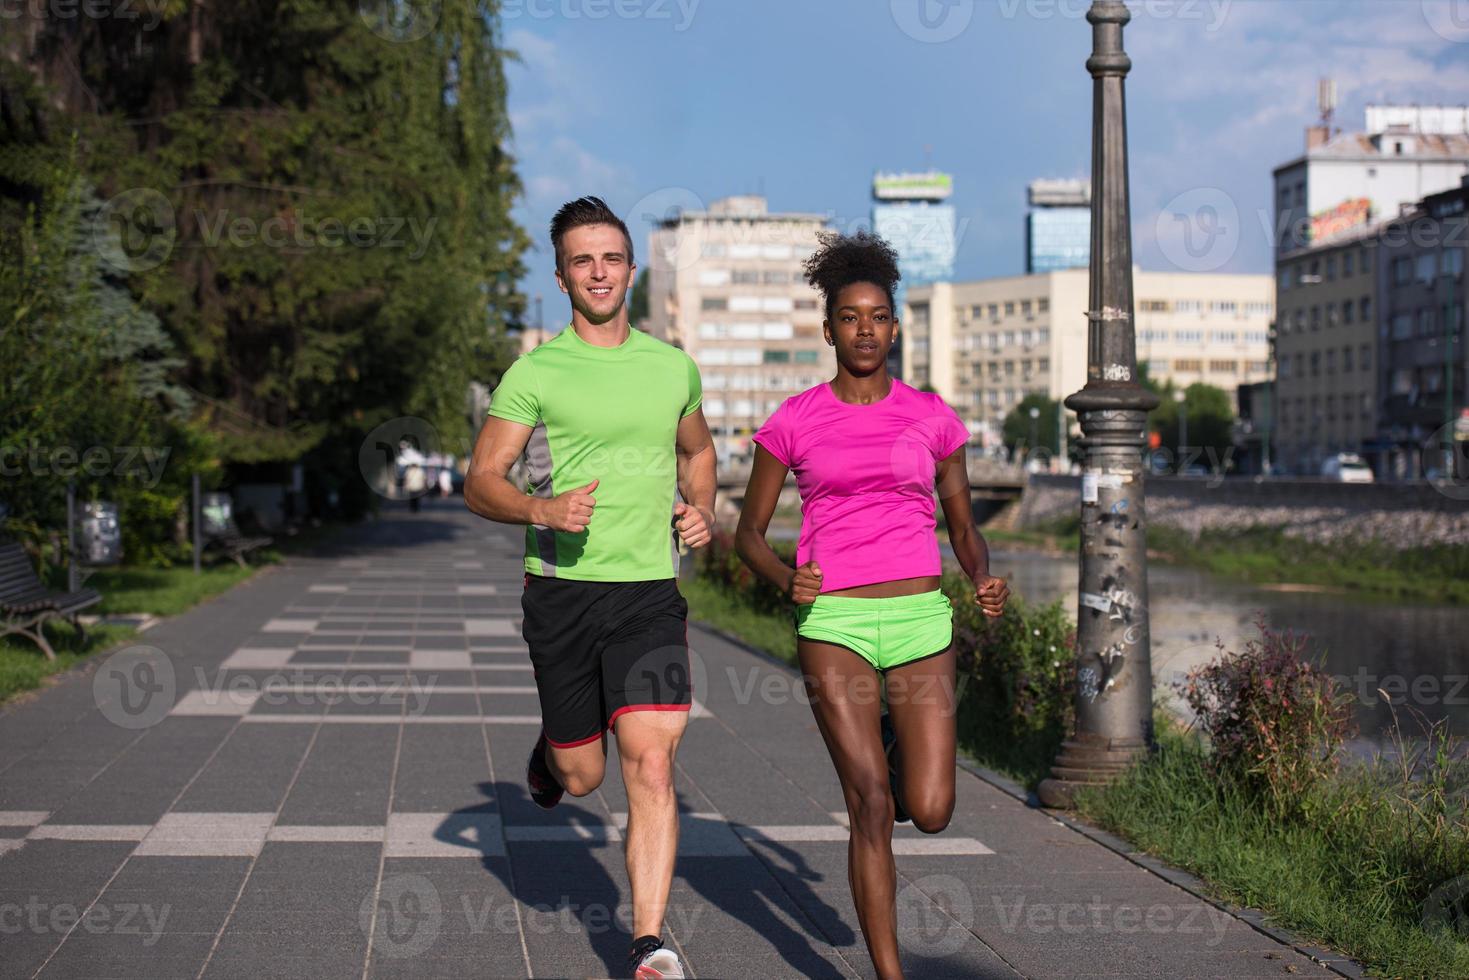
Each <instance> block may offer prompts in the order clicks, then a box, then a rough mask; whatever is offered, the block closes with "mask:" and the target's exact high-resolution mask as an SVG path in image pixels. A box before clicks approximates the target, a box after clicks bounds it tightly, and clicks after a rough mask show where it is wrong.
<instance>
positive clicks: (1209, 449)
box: [1148, 379, 1234, 469]
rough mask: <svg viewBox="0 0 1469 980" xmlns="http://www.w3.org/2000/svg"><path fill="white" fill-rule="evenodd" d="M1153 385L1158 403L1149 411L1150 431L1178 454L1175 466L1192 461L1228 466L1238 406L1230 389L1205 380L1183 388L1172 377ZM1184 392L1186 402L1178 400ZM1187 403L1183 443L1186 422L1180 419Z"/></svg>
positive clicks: (1165, 446)
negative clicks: (1185, 442) (1183, 441)
mask: <svg viewBox="0 0 1469 980" xmlns="http://www.w3.org/2000/svg"><path fill="white" fill-rule="evenodd" d="M1150 387H1152V389H1153V391H1154V392H1155V393H1156V394H1157V395H1158V407H1157V408H1155V409H1154V410H1153V411H1152V412H1150V413H1149V414H1148V431H1150V432H1156V433H1158V436H1159V439H1160V448H1162V449H1166V450H1168V451H1169V452H1170V453H1172V454H1173V455H1174V459H1175V466H1177V465H1180V464H1183V463H1185V462H1192V463H1196V464H1198V465H1201V466H1206V467H1208V468H1210V469H1214V468H1216V467H1226V468H1227V465H1228V461H1229V459H1230V452H1231V450H1232V448H1233V446H1234V407H1233V406H1232V405H1231V404H1230V400H1229V393H1228V392H1226V391H1225V390H1224V389H1222V388H1217V387H1215V386H1214V385H1208V384H1204V383H1203V382H1201V381H1196V382H1194V383H1193V384H1191V385H1189V386H1188V387H1187V388H1179V387H1178V386H1177V385H1176V384H1174V382H1173V381H1172V380H1171V379H1170V380H1166V381H1164V382H1162V383H1161V384H1160V383H1156V382H1154V383H1151V384H1150ZM1180 392H1182V394H1183V396H1184V400H1183V402H1182V403H1180V402H1179V400H1178V394H1179V393H1180ZM1185 405H1186V406H1187V415H1188V445H1187V446H1186V447H1180V437H1181V436H1182V435H1183V431H1182V430H1183V426H1181V425H1180V424H1179V419H1180V416H1181V415H1182V414H1183V413H1182V412H1181V409H1182V408H1183V407H1184V406H1185ZM1181 448H1182V451H1180V450H1181ZM1185 457H1187V459H1185Z"/></svg>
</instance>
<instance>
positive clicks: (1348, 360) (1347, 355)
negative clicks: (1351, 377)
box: [1341, 347, 1352, 374]
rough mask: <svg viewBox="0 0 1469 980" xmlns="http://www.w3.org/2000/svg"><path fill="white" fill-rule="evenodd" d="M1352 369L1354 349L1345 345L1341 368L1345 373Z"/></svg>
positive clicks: (1342, 350)
mask: <svg viewBox="0 0 1469 980" xmlns="http://www.w3.org/2000/svg"><path fill="white" fill-rule="evenodd" d="M1351 369H1352V349H1351V348H1350V347H1343V348H1342V349H1341V370H1342V373H1343V374H1345V373H1347V372H1348V371H1350V370H1351Z"/></svg>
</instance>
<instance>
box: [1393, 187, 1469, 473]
mask: <svg viewBox="0 0 1469 980" xmlns="http://www.w3.org/2000/svg"><path fill="white" fill-rule="evenodd" d="M1466 208H1469V177H1466V178H1464V181H1463V183H1462V184H1461V185H1460V186H1459V187H1456V188H1454V189H1453V190H1450V191H1444V192H1442V193H1438V194H1431V195H1429V196H1428V197H1426V198H1425V199H1424V200H1423V201H1422V203H1421V204H1419V205H1418V207H1416V208H1414V209H1413V210H1412V211H1410V212H1407V213H1406V214H1404V215H1402V216H1400V217H1398V218H1396V219H1394V220H1393V221H1391V222H1389V223H1388V226H1387V227H1386V228H1385V229H1383V233H1382V235H1381V236H1380V238H1379V240H1380V242H1381V244H1380V246H1379V253H1380V255H1381V261H1380V262H1379V263H1378V269H1377V274H1378V292H1379V295H1380V296H1381V297H1382V301H1381V323H1382V324H1383V326H1384V328H1385V329H1384V330H1383V331H1382V333H1381V335H1380V338H1381V340H1380V343H1381V346H1380V348H1379V349H1380V353H1379V356H1378V359H1377V361H1378V366H1377V377H1378V385H1379V389H1380V391H1381V401H1380V405H1381V414H1380V417H1379V418H1378V419H1377V423H1378V432H1377V436H1378V438H1377V440H1376V442H1375V444H1373V445H1372V446H1371V447H1370V449H1371V450H1372V451H1373V454H1374V455H1376V456H1377V457H1378V458H1377V459H1376V460H1375V462H1376V463H1377V464H1378V465H1377V467H1376V468H1377V470H1378V472H1379V475H1380V476H1383V477H1385V478H1390V479H1414V478H1418V477H1421V476H1424V475H1425V474H1431V473H1433V472H1434V471H1443V470H1444V461H1443V459H1442V458H1441V456H1442V452H1441V448H1440V447H1441V441H1442V436H1443V435H1444V434H1445V432H1446V428H1445V427H1449V428H1448V429H1447V432H1449V433H1452V432H1453V429H1454V427H1455V425H1456V424H1457V428H1458V429H1460V430H1462V429H1463V428H1464V423H1459V422H1458V420H1459V419H1461V418H1463V417H1464V416H1465V408H1466V407H1469V397H1466V396H1469V392H1466V391H1465V390H1464V385H1465V381H1466V378H1465V374H1466V371H1465V367H1466V364H1469V357H1466V352H1465V349H1464V348H1465V344H1464V331H1463V326H1464V320H1465V313H1466V309H1469V297H1466V296H1465V289H1464V285H1465V283H1464V261H1465V251H1466V247H1469V246H1466V241H1469V224H1466V222H1469V218H1466V213H1465V212H1466ZM1460 434H1461V435H1462V436H1464V437H1465V438H1469V434H1466V433H1460ZM1460 441H1462V439H1461V440H1460Z"/></svg>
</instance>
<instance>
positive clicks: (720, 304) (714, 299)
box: [699, 296, 729, 310]
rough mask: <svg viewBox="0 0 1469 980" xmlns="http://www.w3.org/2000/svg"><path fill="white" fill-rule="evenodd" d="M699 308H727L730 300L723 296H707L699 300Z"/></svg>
mask: <svg viewBox="0 0 1469 980" xmlns="http://www.w3.org/2000/svg"><path fill="white" fill-rule="evenodd" d="M699 308H700V309H704V310H727V309H729V300H728V299H726V298H725V297H723V296H705V297H704V298H703V299H702V300H701V301H700V302H699Z"/></svg>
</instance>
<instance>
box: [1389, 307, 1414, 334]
mask: <svg viewBox="0 0 1469 980" xmlns="http://www.w3.org/2000/svg"><path fill="white" fill-rule="evenodd" d="M1391 329H1392V339H1393V340H1407V339H1408V338H1409V337H1412V336H1413V315H1412V314H1411V313H1399V314H1397V315H1396V316H1394V317H1393V318H1392V324H1391Z"/></svg>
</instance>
